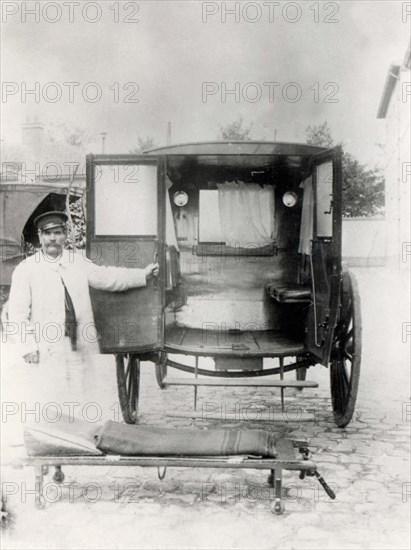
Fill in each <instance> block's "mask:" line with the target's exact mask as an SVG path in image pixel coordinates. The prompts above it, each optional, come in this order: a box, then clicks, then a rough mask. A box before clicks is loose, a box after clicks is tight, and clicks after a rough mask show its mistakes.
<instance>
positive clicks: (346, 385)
mask: <svg viewBox="0 0 411 550" xmlns="http://www.w3.org/2000/svg"><path fill="white" fill-rule="evenodd" d="M360 365H361V303H360V295H359V293H358V285H357V281H356V279H355V277H354V275H353V274H352V273H350V272H349V271H344V273H343V278H342V288H341V314H340V320H339V322H338V324H337V326H336V328H335V331H334V343H333V349H332V352H331V365H330V382H331V399H332V406H333V412H334V420H335V423H336V424H337V426H339V427H340V428H344V427H345V426H347V424H349V422H350V421H351V419H352V417H353V414H354V409H355V402H356V400H357V393H358V385H359V380H360Z"/></svg>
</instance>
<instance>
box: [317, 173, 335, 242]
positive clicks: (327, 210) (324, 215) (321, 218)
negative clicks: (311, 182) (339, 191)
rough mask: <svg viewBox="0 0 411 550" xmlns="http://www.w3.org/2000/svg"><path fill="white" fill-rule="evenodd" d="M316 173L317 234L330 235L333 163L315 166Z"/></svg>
mask: <svg viewBox="0 0 411 550" xmlns="http://www.w3.org/2000/svg"><path fill="white" fill-rule="evenodd" d="M316 171H317V173H316V175H317V236H318V237H332V233H333V232H332V228H333V226H332V219H333V217H332V198H333V163H332V162H324V163H323V164H319V165H318V166H317V167H316Z"/></svg>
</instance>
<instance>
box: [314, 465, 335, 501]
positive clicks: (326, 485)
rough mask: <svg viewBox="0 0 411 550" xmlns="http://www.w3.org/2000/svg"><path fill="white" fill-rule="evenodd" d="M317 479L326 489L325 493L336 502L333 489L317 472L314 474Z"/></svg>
mask: <svg viewBox="0 0 411 550" xmlns="http://www.w3.org/2000/svg"><path fill="white" fill-rule="evenodd" d="M314 475H315V477H316V478H317V479H318V483H319V484H320V485H321V487H322V488H323V489H324V491H325V492H326V493H327V495H328V496H329V497H330V499H331V500H335V493H334V491H333V490H332V489H331V487H330V486H329V485H328V484H327V483H326V481H325V479H324V478H323V477H322V475H320V474H319V473H318V472H317V470H315V472H314Z"/></svg>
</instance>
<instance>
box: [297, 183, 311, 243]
mask: <svg viewBox="0 0 411 550" xmlns="http://www.w3.org/2000/svg"><path fill="white" fill-rule="evenodd" d="M300 187H302V188H303V189H304V197H303V211H302V214H301V227H300V245H299V247H298V252H300V254H310V252H311V240H312V238H313V230H314V201H313V181H312V177H311V176H310V177H308V178H307V179H305V180H304V181H303V182H302V184H301V185H300Z"/></svg>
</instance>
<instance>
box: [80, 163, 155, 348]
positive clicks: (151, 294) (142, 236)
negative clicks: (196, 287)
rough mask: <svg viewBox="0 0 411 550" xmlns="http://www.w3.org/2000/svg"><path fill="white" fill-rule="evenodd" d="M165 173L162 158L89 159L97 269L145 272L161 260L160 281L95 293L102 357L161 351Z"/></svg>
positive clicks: (91, 249)
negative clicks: (120, 289) (104, 267)
mask: <svg viewBox="0 0 411 550" xmlns="http://www.w3.org/2000/svg"><path fill="white" fill-rule="evenodd" d="M164 197H165V187H164V169H163V160H162V158H161V157H159V158H157V157H153V156H150V157H147V156H136V155H133V156H132V155H126V156H116V155H112V156H110V155H96V156H93V155H90V156H89V157H88V158H87V218H88V224H87V225H88V228H87V255H88V257H89V258H90V259H91V260H92V261H94V262H95V263H96V264H98V265H104V266H116V267H125V268H141V269H142V268H144V267H145V266H146V265H148V264H150V263H152V262H155V261H158V262H159V264H160V277H159V279H156V278H151V279H149V280H148V281H147V286H146V287H141V288H135V289H130V290H127V291H124V292H108V291H102V290H96V289H91V300H92V306H93V313H94V319H95V324H96V329H97V333H98V338H99V344H100V351H101V352H102V353H119V352H123V353H125V352H135V353H139V352H144V351H154V350H158V349H160V348H161V346H162V343H163V319H162V311H163V305H164V284H163V278H164V269H163V267H164V265H165V260H164V257H163V256H164V250H165V247H164V235H165V214H164V204H165V201H164Z"/></svg>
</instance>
